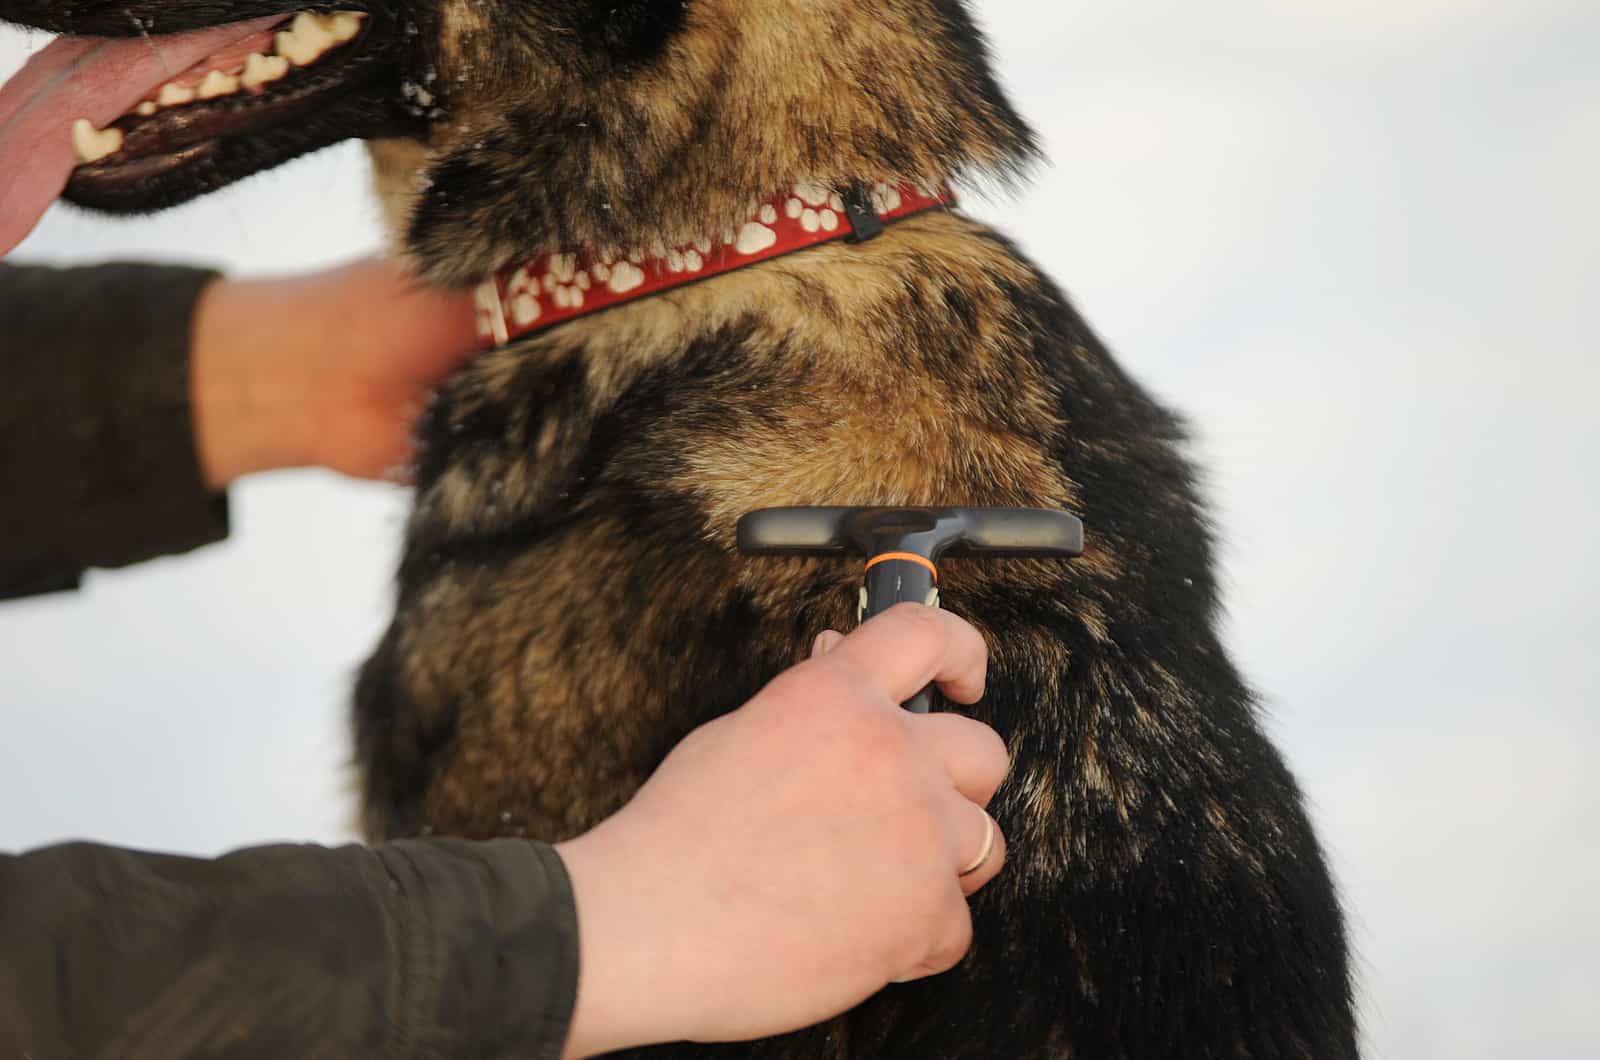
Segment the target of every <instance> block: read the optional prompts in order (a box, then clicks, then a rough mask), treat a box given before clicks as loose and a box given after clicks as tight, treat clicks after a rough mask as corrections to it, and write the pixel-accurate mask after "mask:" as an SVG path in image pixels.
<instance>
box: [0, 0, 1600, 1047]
mask: <svg viewBox="0 0 1600 1060" xmlns="http://www.w3.org/2000/svg"><path fill="white" fill-rule="evenodd" d="M980 7H981V10H982V12H983V16H984V18H985V20H986V22H987V24H988V26H989V28H990V30H991V32H992V35H993V40H994V44H995V46H996V49H997V52H998V56H999V60H1000V65H1001V68H1002V70H1003V71H1004V76H1005V79H1006V80H1007V82H1008V83H1009V85H1010V87H1011V88H1012V89H1013V90H1014V92H1015V94H1016V96H1017V97H1018V100H1019V102H1020V104H1021V106H1022V108H1023V109H1024V111H1025V112H1026V113H1027V114H1028V115H1030V116H1031V117H1032V119H1033V120H1034V121H1035V122H1036V123H1037V125H1038V127H1039V129H1040V131H1041V132H1042V134H1043V136H1044V138H1045V142H1046V144H1047V146H1048V149H1049V153H1050V155H1051V157H1052V159H1053V166H1052V167H1051V168H1049V169H1048V170H1046V171H1044V172H1042V173H1041V174H1040V175H1039V179H1038V180H1037V182H1036V183H1035V184H1034V185H1033V187H1032V190H1031V191H1029V192H1028V193H1027V194H1026V195H1025V196H1023V197H1022V198H1020V199H1019V200H1016V201H1004V202H971V203H970V208H971V210H972V211H973V212H975V213H977V214H978V215H980V216H983V217H986V218H992V219H993V220H994V221H995V222H996V223H997V224H999V225H1000V226H1001V227H1002V228H1004V229H1006V230H1007V231H1009V232H1011V233H1013V234H1014V235H1016V236H1017V237H1019V238H1020V239H1021V241H1022V243H1023V244H1024V245H1025V246H1026V247H1027V248H1028V250H1029V251H1030V252H1031V253H1032V254H1033V255H1035V256H1036V257H1037V258H1038V259H1040V260H1041V261H1042V262H1043V263H1044V264H1045V265H1046V266H1047V267H1048V268H1049V269H1050V270H1051V271H1052V272H1053V273H1054V274H1055V275H1056V276H1057V277H1058V278H1059V279H1060V280H1061V281H1062V282H1063V283H1064V284H1065V285H1066V287H1067V288H1068V289H1069V290H1070V291H1071V292H1072V293H1073V295H1074V296H1075V298H1076V299H1077V301H1078V303H1079V304H1080V306H1081V307H1082V308H1083V309H1084V311H1085V312H1086V314H1087V315H1088V317H1089V318H1090V319H1091V321H1092V322H1094V324H1095V325H1096V326H1097V327H1098V328H1099V329H1100V331H1101V332H1102V334H1104V335H1105V336H1106V338H1107V339H1108V340H1109V342H1110V343H1111V344H1112V345H1113V346H1114V347H1115V348H1116V349H1117V350H1118V351H1120V356H1121V357H1122V358H1123V360H1124V362H1125V363H1126V364H1127V365H1128V366H1129V367H1130V368H1131V370H1132V371H1133V372H1134V373H1135V374H1136V375H1137V376H1138V377H1139V378H1141V379H1142V380H1143V381H1144V382H1145V383H1146V384H1148V385H1149V386H1150V387H1152V388H1153V389H1154V390H1155V391H1156V392H1158V393H1159V394H1160V395H1161V396H1162V397H1164V398H1165V399H1167V400H1168V401H1170V402H1171V403H1173V404H1175V405H1177V406H1178V407H1180V408H1182V409H1183V410H1185V411H1186V412H1187V414H1188V415H1189V417H1190V419H1191V422H1192V423H1193V425H1194V429H1195V434H1196V439H1197V441H1196V449H1197V453H1198V454H1199V455H1200V457H1201V458H1202V459H1203V461H1204V463H1205V465H1206V467H1207V468H1208V469H1209V474H1210V479H1209V486H1208V488H1209V493H1210V496H1211V498H1212V500H1213V502H1214V505H1215V509H1216V513H1217V515H1218V517H1219V521H1220V524H1221V527H1222V528H1223V532H1224V534H1225V538H1226V544H1225V549H1224V555H1223V558H1224V562H1225V565H1226V574H1227V585H1228V601H1229V605H1230V619H1229V639H1230V642H1231V644H1232V646H1233V648H1234V650H1235V651H1236V652H1237V654H1238V657H1239V659H1240V661H1241V663H1242V665H1243V667H1244V669H1245V670H1246V671H1247V672H1248V673H1249V674H1250V676H1251V678H1252V679H1253V680H1254V682H1255V683H1256V684H1257V686H1258V687H1259V688H1260V689H1261V691H1262V693H1263V694H1264V697H1265V700H1266V702H1267V704H1268V705H1269V710H1270V716H1271V726H1272V730H1273V732H1274V733H1275V735H1276V737H1277V739H1278V740H1279V742H1280V744H1281V746H1282V747H1283V749H1284V751H1285V752H1286V754H1287V755H1288V757H1289V758H1290V759H1291V761H1292V762H1293V764H1294V766H1295V768H1296V770H1297V771H1298V773H1299V776H1300V778H1301V779H1302V781H1303V783H1304V785H1305V788H1306V791H1307V792H1308V794H1309V797H1310V799H1311V800H1312V803H1313V807H1314V813H1315V816H1316V819H1317V821H1318V822H1319V825H1320V828H1321V832H1322V836H1323V839H1324V841H1325V843H1326V845H1327V847H1328V850H1329V852H1330V854H1331V856H1332V859H1333V863H1334V865H1335V866H1336V869H1337V872H1338V876H1339V879H1340V881H1341V884H1342V886H1343V889H1344V893H1345V896H1346V898H1347V900H1348V904H1349V909H1350V914H1351V919H1352V927H1353V931H1354V938H1355V944H1356V947H1357V950H1358V953H1359V973H1360V978H1361V990H1362V998H1363V1013H1364V1024H1365V1036H1366V1041H1367V1044H1368V1048H1369V1051H1370V1054H1371V1055H1372V1056H1375V1057H1389V1058H1395V1060H1399V1058H1408V1060H1409V1058H1451V1060H1456V1058H1461V1060H1467V1058H1480V1057H1481V1058H1506V1057H1519V1058H1525V1060H1578V1058H1593V1057H1595V1056H1597V1055H1600V1031H1597V1030H1596V1018H1595V1012H1596V1005H1597V999H1600V974H1597V972H1596V965H1595V960H1596V958H1595V955H1596V953H1597V952H1600V917H1597V915H1596V912H1595V894H1596V888H1597V887H1600V844H1597V843H1596V838H1597V836H1596V823H1595V822H1596V819H1597V814H1600V781H1597V780H1596V779H1595V777H1594V775H1593V773H1592V772H1591V771H1590V768H1589V766H1590V761H1591V759H1592V758H1593V757H1594V756H1595V755H1596V753H1597V752H1600V740H1597V739H1596V737H1597V734H1600V721H1597V718H1596V714H1595V711H1594V709H1593V707H1594V704H1595V700H1596V692H1597V681H1596V649H1595V647H1594V641H1595V638H1596V635H1597V633H1600V622H1597V620H1596V610H1595V605H1594V599H1595V597H1596V595H1597V594H1600V577H1597V575H1596V567H1595V563H1594V560H1593V553H1594V551H1595V548H1596V542H1597V540H1600V501H1597V498H1596V495H1597V491H1596V483H1597V481H1600V447H1597V441H1600V438H1597V429H1596V417H1595V415H1594V412H1593V407H1594V404H1595V402H1596V396H1595V395H1596V392H1597V391H1600V361H1597V353H1600V350H1597V341H1596V336H1600V294H1597V287H1600V250H1597V247H1600V73H1597V64H1596V60H1595V50H1596V46H1597V42H1600V5H1596V4H1595V3H1594V0H1520V2H1518V0H1498V2H1495V0H1448V2H1447V0H1401V2H1381V3H1380V2H1378V0H1342V2H1340V3H1332V2H1325V0H1290V2H1287V3H1285V2H1282V0H1217V2H1213V3H1210V4H1204V5H1197V4H1190V3H1186V2H1177V0H1166V2H1159V0H1129V2H1125V3H1119V4H1107V3H1102V2H1089V0H1066V2H1057V3H1052V4H1045V3H1040V2H1038V0H990V2H987V3H983V4H981V5H980ZM40 43H41V41H40V40H39V39H38V38H37V37H31V38H30V37H27V36H24V35H22V34H18V33H12V32H9V31H0V73H9V72H10V70H11V69H13V68H14V67H16V66H17V65H19V64H20V63H21V61H22V59H23V57H24V56H25V54H26V53H27V52H28V51H29V50H31V49H32V48H35V47H37V46H39V44H40ZM364 176H365V169H364V161H363V157H362V154H361V152H360V151H359V150H358V149H356V148H354V147H352V146H348V145H347V146H345V147H342V148H339V149H336V150H333V151H330V152H327V153H324V154H322V155H320V156H318V157H316V158H315V159H314V160H309V161H303V162H301V163H298V164H296V165H293V166H289V167H286V168H284V169H281V170H279V171H277V172H274V173H272V174H270V175H267V176H264V177H261V178H258V179H256V180H253V181H251V182H249V183H248V184H246V185H244V186H242V187H239V188H236V189H234V190H232V191H230V192H229V193H226V194H223V195H220V196H217V197H215V198H213V199H210V200H208V201H205V202H203V203H200V204H197V205H194V206H192V207H189V208H186V209H183V210H181V211H178V212H176V213H172V214H169V215H167V216H164V217H161V218H159V219H156V220H152V221H147V222H141V223H108V222H105V221H101V220H96V219H92V218H89V217H86V216H83V215H81V214H76V213H73V212H72V211H70V210H68V209H60V208H58V209H57V210H56V211H54V212H53V213H52V214H51V215H50V216H49V217H48V218H47V219H46V221H45V222H44V223H43V225H42V226H41V227H40V228H39V229H38V231H37V232H36V233H35V234H34V236H33V237H32V238H31V239H30V240H29V241H28V242H27V243H25V244H24V245H23V247H22V248H21V249H20V250H18V251H17V252H16V255H15V260H18V261H30V260H31V261H56V262H64V261H97V260H102V259H107V258H112V257H118V256H121V257H128V256H134V257H141V258H165V259H173V260H182V261H190V260H198V261H207V262H215V263H221V264H225V265H228V266H231V267H233V268H236V269H239V270H249V271H255V272H262V271H272V270H289V269H301V268H306V267H311V266H317V265H322V264H327V263H332V262H336V261H340V260H343V259H346V258H349V257H351V256H353V255H355V254H358V253H361V252H363V251H366V250H369V249H371V248H374V247H375V246H376V245H377V242H378V235H377V230H376V223H375V216H374V210H373V208H372V206H371V204H370V202H369V200H368V198H367V195H366V190H365V186H364ZM0 326H3V324H0ZM107 370H108V371H114V370H115V366H114V365H108V366H107ZM0 458H3V459H12V458H25V454H0ZM16 502H17V501H16V499H15V498H0V504H13V503H16ZM405 503H406V498H405V495H404V494H403V493H402V492H401V491H399V490H397V489H393V488H389V487H385V486H375V485H364V484H356V483H351V482H347V481H342V480H340V479H338V478H335V477H333V476H331V475H328V474H322V473H317V472H299V473H286V474H280V475H271V476H264V477H262V478H260V479H258V480H256V481H252V482H249V483H247V484H244V485H242V486H240V487H238V488H236V489H235V490H234V492H233V505H234V522H235V526H236V532H235V534H234V537H233V539H232V540H231V541H229V542H228V543H227V544H226V545H224V546H221V547H217V548H213V549H210V550H207V551H204V552H202V553H200V554H197V555H194V556H192V557H188V558H184V559H178V560H168V561H162V562H157V563H153V564H150V565H148V566H146V567H144V568H142V569H139V570H135V571H131V572H126V573H117V574H99V575H95V576H94V577H93V578H92V579H91V580H90V582H89V584H88V588H87V590H86V591H85V592H83V593H80V594H77V595H68V596H61V597H56V598H53V599H45V600H38V601H33V602H25V603H19V604H10V605H7V606H5V607H0V720H3V723H4V736H3V737H0V849H10V850H18V849H26V848H29V847H32V846H36V845H39V844H45V843H49V842H52V841H56V840H60V839H64V838H68V837H89V838H93V839H97V840H103V841H109V842H115V843H123V844H134V845H138V846H142V847H151V848H160V849H164V850H174V851H188V852H197V853H211V852H217V851H221V850H224V849H227V848H230V847H234V846H238V845H242V844H248V843H255V842H258V841H263V840H273V839H307V840H318V841H342V840H344V839H346V838H348V837H349V836H350V835H351V831H350V829H349V826H348V821H349V817H350V806H351V800H350V796H349V777H348V774H347V772H346V769H345V761H346V753H347V739H346V732H345V697H346V690H347V688H348V686H349V683H350V677H351V673H352V670H353V668H354V667H355V666H356V664H357V663H358V661H359V660H360V659H361V657H362V655H363V653H364V652H365V651H366V650H367V649H368V647H369V646H370V645H371V644H372V643H373V642H374V640H375V638H376V636H377V634H378V632H379V630H380V629H381V627H382V625H383V623H384V621H385V618H386V614H387V608H388V600H389V578H390V568H391V565H392V562H393V560H394V556H395V552H396V540H397V535H398V533H399V529H400V522H401V518H402V512H403V510H404V506H405Z"/></svg>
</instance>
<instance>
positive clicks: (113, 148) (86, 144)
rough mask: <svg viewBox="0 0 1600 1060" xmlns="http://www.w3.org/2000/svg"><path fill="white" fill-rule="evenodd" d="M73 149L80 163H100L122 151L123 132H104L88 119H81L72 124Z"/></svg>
mask: <svg viewBox="0 0 1600 1060" xmlns="http://www.w3.org/2000/svg"><path fill="white" fill-rule="evenodd" d="M72 147H73V150H75V151H77V152H78V161H79V162H82V163H84V164H88V163H90V162H98V161H100V160H101V159H102V158H105V157H106V156H107V155H114V154H116V153H117V152H118V151H120V150H122V130H121V129H106V130H103V131H102V130H100V129H96V128H95V127H94V123H93V122H91V121H90V120H89V119H88V118H79V119H78V120H77V121H75V122H73V123H72Z"/></svg>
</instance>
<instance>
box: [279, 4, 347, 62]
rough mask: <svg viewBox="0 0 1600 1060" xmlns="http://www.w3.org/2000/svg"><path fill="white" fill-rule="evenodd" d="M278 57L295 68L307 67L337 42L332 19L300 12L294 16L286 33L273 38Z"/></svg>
mask: <svg viewBox="0 0 1600 1060" xmlns="http://www.w3.org/2000/svg"><path fill="white" fill-rule="evenodd" d="M274 43H275V46H276V49H277V52H278V54H279V55H281V56H283V57H284V58H285V59H288V60H289V61H290V62H292V63H294V64H295V65H296V66H309V65H310V64H311V63H314V62H316V61H317V60H318V59H319V58H321V57H322V55H323V53H324V52H326V51H327V50H328V49H329V48H332V47H333V46H334V45H335V44H338V43H339V41H338V39H337V38H335V37H334V35H333V24H332V19H330V18H328V16H326V15H317V14H313V13H312V12H310V11H302V12H300V13H299V14H298V15H296V16H294V21H293V22H292V23H290V25H289V31H288V32H287V33H280V34H278V35H277V37H275V38H274Z"/></svg>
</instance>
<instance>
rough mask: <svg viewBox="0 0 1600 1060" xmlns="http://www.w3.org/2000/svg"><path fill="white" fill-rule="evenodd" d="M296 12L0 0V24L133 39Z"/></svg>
mask: <svg viewBox="0 0 1600 1060" xmlns="http://www.w3.org/2000/svg"><path fill="white" fill-rule="evenodd" d="M361 6H363V5H361V4H352V5H351V7H352V8H354V7H361ZM296 10H297V9H296V7H295V6H294V4H293V3H292V2H291V0H223V2H218V0H192V2H191V0H185V2H179V0H0V22H15V23H17V24H18V25H20V26H31V27H33V28H34V29H43V30H49V31H50V32H52V33H73V34H82V35H85V36H94V37H134V36H138V35H140V34H142V33H148V34H151V35H153V36H154V35H159V34H162V33H182V32H184V31H186V30H191V29H205V28H207V27H210V26H216V25H220V24H222V23H225V22H243V21H245V20H246V19H252V18H261V17H263V16H266V15H292V14H294V13H295V11H296Z"/></svg>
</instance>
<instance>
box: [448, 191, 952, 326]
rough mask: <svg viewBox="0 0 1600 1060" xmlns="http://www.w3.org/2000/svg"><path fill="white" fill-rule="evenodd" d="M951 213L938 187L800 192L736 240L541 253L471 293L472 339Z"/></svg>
mask: <svg viewBox="0 0 1600 1060" xmlns="http://www.w3.org/2000/svg"><path fill="white" fill-rule="evenodd" d="M954 205H955V196H954V195H953V194H952V193H951V192H950V190H949V189H948V188H945V189H941V190H939V191H938V192H937V193H935V194H931V195H930V194H928V193H926V192H923V191H919V190H917V189H916V188H913V187H910V186H908V185H905V186H901V187H900V188H899V189H895V188H891V187H890V186H889V185H887V184H879V185H877V187H876V188H874V189H873V190H872V191H871V192H870V193H867V194H861V193H855V194H849V195H846V194H841V193H839V192H831V191H829V190H828V189H826V188H823V187H820V186H817V185H809V184H800V185H796V186H795V187H794V189H793V190H792V191H791V192H790V193H789V194H786V195H779V196H777V197H776V198H773V199H770V200H768V201H767V202H766V203H765V204H763V205H762V206H761V207H760V208H759V209H757V210H756V211H755V213H754V214H753V215H752V216H751V218H750V220H749V221H747V222H745V224H744V226H743V227H741V228H740V229H739V230H738V231H737V232H735V231H732V230H729V231H726V232H723V233H722V237H721V239H719V240H712V239H700V240H697V241H695V242H694V243H692V244H690V245H689V246H685V247H678V248H676V249H673V250H668V249H666V248H665V247H662V246H660V245H659V244H658V245H657V246H655V247H653V248H651V250H650V252H648V253H647V252H645V251H643V250H635V251H633V252H632V253H629V254H628V255H626V256H625V257H611V256H600V255H595V254H592V253H589V252H587V251H579V252H576V253H567V254H545V255H543V256H542V257H538V258H535V259H534V260H533V261H531V262H529V263H528V264H525V265H519V266H508V267H507V268H504V269H501V270H500V271H499V272H497V273H495V274H494V276H493V277H492V278H491V279H488V280H485V281H484V282H483V283H481V284H479V285H478V288H477V291H476V292H475V293H474V295H473V301H474V304H475V305H476V306H477V310H478V338H479V339H480V340H481V341H482V343H483V347H484V348H485V349H493V348H494V347H496V346H504V345H506V344H507V343H509V342H511V341H512V340H513V339H518V338H522V337H523V336H525V335H531V334H533V333H534V332H536V331H543V330H545V329H546V328H551V327H555V326H556V325H557V324H564V323H566V322H567V321H569V320H573V319H575V318H577V317H581V316H586V315H588V314H590V313H598V312H600V311H601V310H602V309H610V308H612V307H613V306H619V305H622V304H623V303H625V302H632V301H634V300H635V299H638V298H645V297H648V296H650V295H653V294H660V293H661V292H662V291H668V290H671V289H672V288H674V287H682V286H683V285H685V284H690V283H695V282H697V281H699V280H705V279H709V278H710V277H712V276H717V275H720V274H721V273H725V272H732V271H733V270H734V269H742V268H744V267H745V266H746V265H754V264H756V263H757V262H761V261H770V260H772V259H773V258H777V257H782V256H783V255H785V254H792V253H794V252H795V251H797V250H805V249H807V248H808V247H814V246H817V245H818V244H820V243H831V242H833V241H834V240H836V239H849V240H853V241H857V242H862V241H865V240H868V239H871V238H873V237H874V236H876V235H877V234H878V233H879V232H881V231H883V226H884V225H885V224H887V223H892V222H894V221H899V220H903V219H904V218H907V217H911V216H914V215H916V214H919V213H925V212H927V211H929V210H936V209H942V208H944V207H947V206H954Z"/></svg>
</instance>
